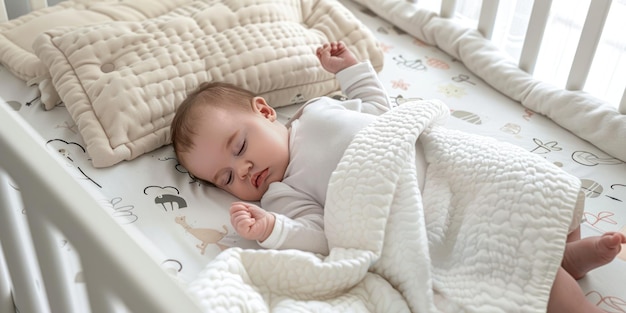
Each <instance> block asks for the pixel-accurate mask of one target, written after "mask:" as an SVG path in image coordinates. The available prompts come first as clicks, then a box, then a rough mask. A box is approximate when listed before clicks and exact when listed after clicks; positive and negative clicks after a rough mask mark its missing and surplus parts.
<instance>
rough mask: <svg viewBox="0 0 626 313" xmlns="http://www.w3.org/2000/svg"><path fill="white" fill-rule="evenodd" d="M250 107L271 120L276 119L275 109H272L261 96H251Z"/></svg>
mask: <svg viewBox="0 0 626 313" xmlns="http://www.w3.org/2000/svg"><path fill="white" fill-rule="evenodd" d="M252 109H253V110H254V111H255V112H258V113H260V114H261V115H263V116H264V117H265V118H267V119H269V120H270V121H272V122H273V121H275V120H276V110H274V108H272V107H271V106H270V105H269V104H268V103H267V101H265V99H263V98H262V97H254V98H252Z"/></svg>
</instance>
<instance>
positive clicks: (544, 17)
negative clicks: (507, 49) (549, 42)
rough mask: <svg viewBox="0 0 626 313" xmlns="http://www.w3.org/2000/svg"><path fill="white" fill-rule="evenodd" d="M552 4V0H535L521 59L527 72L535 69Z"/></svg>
mask: <svg viewBox="0 0 626 313" xmlns="http://www.w3.org/2000/svg"><path fill="white" fill-rule="evenodd" d="M551 6H552V0H535V2H534V4H533V9H532V12H531V14H530V19H529V21H528V28H527V29H526V36H525V39H524V45H523V46H522V53H521V54H520V60H519V67H520V68H521V69H522V70H523V71H525V72H526V73H529V74H532V73H533V72H534V71H535V65H536V63H537V57H538V56H539V48H540V47H541V41H542V40H543V34H544V32H545V30H546V25H547V23H548V17H549V16H550V7H551Z"/></svg>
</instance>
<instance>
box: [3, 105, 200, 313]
mask: <svg viewBox="0 0 626 313" xmlns="http://www.w3.org/2000/svg"><path fill="white" fill-rule="evenodd" d="M43 142H44V140H43V138H41V136H40V135H39V134H37V133H36V131H35V130H34V129H33V128H32V127H30V126H29V125H28V124H27V122H26V121H24V120H23V118H22V117H21V116H19V115H18V113H16V112H15V111H14V110H12V109H11V108H9V107H8V105H6V104H4V103H2V100H1V99H0V151H2V157H1V158H0V167H2V168H3V169H5V170H6V171H7V172H8V173H9V175H11V177H12V178H13V179H14V180H15V183H16V184H17V185H18V186H20V187H23V188H22V189H21V190H20V191H21V193H22V195H23V198H24V200H25V199H28V204H29V205H32V207H27V210H28V212H31V214H29V215H27V216H28V221H29V222H30V221H31V220H33V221H34V223H39V222H38V219H36V218H35V219H32V217H31V216H30V215H37V216H40V217H41V218H42V220H45V225H44V227H47V225H48V223H49V225H54V227H55V228H54V229H59V230H60V232H62V235H63V237H64V238H66V239H67V240H68V241H69V242H70V243H71V244H72V246H73V248H74V249H73V250H74V251H75V252H76V253H78V255H79V258H80V263H81V265H82V269H83V272H84V273H85V276H86V277H90V278H91V279H87V280H86V281H85V282H86V288H87V293H88V294H89V292H91V289H90V285H91V284H97V285H102V286H103V288H104V289H106V290H108V292H109V294H110V295H111V296H112V297H115V298H116V299H118V300H119V301H121V302H122V303H124V305H125V306H126V307H128V308H129V309H130V310H131V311H132V312H155V313H156V312H189V313H197V312H200V309H199V308H198V306H197V305H196V303H195V302H194V301H193V299H192V298H191V297H190V296H189V295H188V294H187V293H186V292H185V291H184V289H183V288H182V286H181V285H179V284H176V283H174V282H173V280H172V278H171V277H170V276H169V274H167V273H166V272H165V271H164V270H163V269H162V268H161V267H160V266H159V265H158V263H157V262H155V260H154V259H153V258H152V257H151V256H150V254H149V253H148V252H147V251H146V250H144V249H143V248H142V247H141V246H140V245H139V243H138V242H137V241H135V240H134V239H133V238H132V237H130V236H129V235H128V233H127V232H126V231H124V229H123V228H122V227H121V226H120V225H119V224H118V223H117V222H116V221H114V220H113V219H112V218H111V216H110V215H109V214H108V213H107V212H105V210H103V209H102V208H101V205H100V203H98V201H97V200H96V199H95V198H94V197H93V195H92V194H91V193H89V192H88V191H86V190H85V189H84V188H83V187H82V186H81V185H80V183H79V182H78V181H77V180H76V179H75V178H74V177H72V176H71V175H70V173H69V172H68V171H67V170H66V169H65V168H63V167H62V165H61V164H60V160H59V156H58V155H51V154H50V153H49V151H48V150H47V148H46V147H45V146H44V144H43ZM33 156H37V157H36V158H35V157H33ZM0 204H1V203H0ZM3 211H6V210H3ZM41 224H43V223H41ZM2 225H4V224H2ZM36 226H38V227H39V226H40V224H36ZM32 228H33V227H31V231H32ZM2 231H4V229H2ZM33 235H36V236H37V238H36V240H37V242H38V243H37V244H36V245H35V248H37V249H39V248H40V247H42V246H43V245H46V242H47V244H48V245H50V246H49V247H47V248H45V247H44V252H43V255H47V254H49V255H54V252H52V253H49V252H48V250H46V249H53V248H54V247H55V246H56V248H57V249H58V248H59V245H58V242H56V244H55V243H53V242H51V241H50V240H51V239H49V240H48V241H40V240H41V239H42V238H41V236H42V232H39V233H36V231H33ZM2 238H3V241H2V242H3V244H4V242H5V241H4V236H3V237H2ZM59 250H60V249H59ZM22 260H24V259H22ZM48 267H54V266H52V265H50V266H47V267H46V269H50V268H48ZM42 268H43V267H42ZM51 270H52V271H55V270H58V269H54V268H53V269H51ZM48 277H49V276H46V277H45V278H48ZM26 283H31V284H32V282H26ZM46 287H48V285H46ZM51 287H55V288H59V287H58V286H51ZM60 287H64V286H60ZM22 312H42V310H37V309H34V310H28V311H25V310H22ZM43 312H46V311H43ZM55 312H64V313H65V312H68V311H55ZM96 312H99V311H96ZM81 313H82V312H81Z"/></svg>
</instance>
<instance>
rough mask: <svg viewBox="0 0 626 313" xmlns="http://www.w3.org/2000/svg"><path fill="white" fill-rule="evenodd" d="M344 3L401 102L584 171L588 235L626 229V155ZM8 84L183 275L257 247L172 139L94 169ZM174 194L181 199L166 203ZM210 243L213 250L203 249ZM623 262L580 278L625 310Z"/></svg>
mask: <svg viewBox="0 0 626 313" xmlns="http://www.w3.org/2000/svg"><path fill="white" fill-rule="evenodd" d="M340 2H341V3H342V4H344V5H346V6H347V7H348V8H349V10H350V11H351V12H353V13H354V14H355V15H356V16H357V17H358V18H359V19H360V20H361V21H363V22H364V23H365V24H366V25H367V26H368V27H369V29H370V30H371V31H372V32H373V33H374V35H375V36H376V39H377V40H378V42H379V45H380V46H381V49H382V50H383V51H384V63H385V66H384V68H383V71H382V72H381V73H380V78H381V81H382V82H383V84H384V86H385V87H386V88H387V90H388V93H389V95H390V97H391V98H392V101H394V102H396V103H404V102H406V101H407V100H413V99H416V98H424V99H432V98H439V99H442V100H443V101H444V102H445V103H446V104H447V105H448V106H449V107H450V112H451V117H450V118H449V119H448V120H447V122H446V124H445V126H446V127H449V128H452V129H459V130H463V131H466V132H470V133H475V134H481V135H486V136H489V137H495V138H498V139H499V140H502V141H506V142H510V143H512V144H515V145H517V146H520V147H522V149H524V150H526V151H530V152H532V153H534V154H536V155H537V156H539V157H541V158H543V159H546V160H548V161H549V162H551V163H553V164H555V165H557V166H559V167H561V168H563V169H564V170H566V171H568V172H570V173H572V174H573V175H575V176H576V177H578V178H580V179H581V180H582V183H583V189H584V190H586V192H587V193H586V206H585V212H584V217H585V218H586V221H585V222H584V223H583V235H585V236H588V235H597V234H599V233H602V232H605V231H623V232H626V213H624V212H626V211H625V210H626V207H625V206H624V203H625V202H626V187H624V185H626V181H624V177H626V164H624V162H622V161H620V160H619V159H616V158H614V157H612V156H611V155H609V154H608V153H606V152H605V151H602V150H600V149H598V148H597V147H596V146H594V145H592V144H590V143H589V142H587V141H585V140H583V139H580V138H578V137H576V136H575V135H573V134H572V133H571V132H568V131H567V130H565V129H563V128H562V127H559V126H558V125H556V124H555V123H554V122H552V121H551V120H550V119H548V118H546V117H545V116H543V115H541V114H539V113H536V112H534V111H532V110H530V109H528V108H525V107H523V106H521V105H519V103H517V102H516V101H513V100H511V99H509V98H507V97H506V96H504V95H503V94H502V93H500V92H498V91H496V90H494V89H493V88H491V87H490V86H489V85H488V84H487V83H486V82H485V81H483V80H482V79H481V78H480V77H478V76H476V75H475V74H474V73H472V72H471V71H470V70H468V68H467V67H466V66H465V65H464V64H462V63H461V62H459V61H458V59H457V58H454V57H451V56H449V55H448V54H446V53H444V52H442V51H441V50H439V49H438V48H436V47H434V46H432V45H429V44H426V43H424V42H423V41H421V40H418V39H415V38H414V37H412V36H410V35H408V34H406V33H405V32H404V31H402V30H401V29H400V28H398V27H397V26H395V25H393V24H391V23H389V22H388V21H385V20H383V19H382V18H380V17H376V16H375V15H374V14H373V13H372V12H371V11H370V10H367V9H365V8H363V7H361V6H359V5H357V4H355V3H353V2H351V1H349V0H341V1H340ZM0 82H2V88H0V96H1V97H2V98H4V99H5V100H7V101H9V102H10V105H11V106H12V107H13V108H14V109H15V110H16V111H18V112H19V114H20V115H21V116H23V117H24V118H26V119H27V120H28V121H29V122H30V123H31V124H32V125H33V127H34V128H35V129H36V130H37V131H38V132H39V133H40V134H41V135H42V137H43V140H44V141H45V142H47V141H50V140H54V141H53V143H54V144H53V145H50V150H51V151H52V152H55V151H58V150H59V149H60V148H61V149H64V151H65V152H69V154H68V155H67V156H68V157H69V158H71V160H70V159H67V162H66V164H65V165H66V166H67V168H68V170H70V171H72V173H74V174H75V176H76V177H77V179H79V180H81V181H83V182H84V183H85V184H86V185H92V186H94V187H95V188H96V189H98V190H99V191H100V192H101V193H102V195H103V197H104V198H106V199H107V201H108V202H109V203H111V206H109V207H105V210H107V212H109V213H110V214H111V216H112V217H113V218H115V219H116V220H118V221H119V222H120V223H123V224H127V226H128V227H132V228H137V229H139V230H140V231H141V233H142V234H143V236H145V237H146V238H147V239H149V240H150V241H151V244H152V245H154V246H156V247H158V252H159V254H158V255H157V256H158V260H159V262H160V263H161V264H163V266H164V267H166V268H167V269H168V270H171V271H172V272H173V273H175V275H177V277H178V278H179V279H180V280H181V281H185V282H189V281H191V280H193V279H194V278H196V277H197V275H198V273H199V272H200V271H201V270H202V269H203V268H204V267H205V265H206V264H207V263H208V262H209V261H211V260H213V259H214V258H215V257H216V256H217V255H218V254H219V253H220V252H221V251H222V248H223V247H225V246H238V247H244V248H250V247H257V246H256V245H255V244H254V243H251V242H247V241H242V240H241V239H240V238H238V237H237V236H236V235H235V233H234V231H233V230H232V228H231V227H230V223H229V221H228V206H229V204H230V202H231V201H233V200H234V198H233V197H232V196H230V195H227V194H225V193H223V192H221V191H219V190H216V189H214V188H211V187H207V186H203V185H201V184H199V183H198V182H196V181H193V180H192V179H191V178H190V177H189V176H188V175H187V174H186V173H185V171H184V169H182V168H180V167H179V166H177V162H176V161H175V159H174V153H173V151H172V150H171V147H170V146H165V147H163V148H160V149H157V150H155V151H153V152H152V153H149V154H146V155H143V156H141V157H139V158H137V159H135V160H133V161H132V162H122V163H120V164H118V165H116V166H113V167H111V168H108V169H97V168H94V167H93V166H92V165H91V162H90V160H89V156H88V155H86V154H85V153H84V151H83V148H84V147H85V143H84V140H83V139H82V138H81V136H80V135H79V134H78V132H77V130H76V124H75V123H74V122H73V120H72V118H71V116H70V115H69V113H68V112H67V109H66V108H65V107H63V106H57V107H56V108H54V109H52V110H50V111H44V110H43V109H42V108H41V104H40V102H39V100H38V92H37V88H33V87H27V86H26V84H25V82H24V81H21V80H18V79H16V78H15V77H13V76H11V75H10V73H9V72H8V70H6V69H5V68H3V67H1V66H0ZM296 110H297V106H288V107H282V108H280V109H278V112H279V114H280V117H281V119H282V120H283V121H286V120H287V119H288V118H289V117H290V116H291V114H292V113H293V112H295V111H296ZM56 139H61V140H64V141H66V142H67V144H65V145H60V144H62V143H63V142H62V141H59V140H56ZM612 141H614V140H612ZM68 147H69V148H68ZM81 147H82V148H81ZM149 187H150V188H149ZM157 199H159V200H157ZM173 199H177V201H170V202H168V201H166V200H173ZM180 199H183V200H184V202H182V201H180ZM181 216H184V217H185V220H186V223H187V225H188V226H189V227H188V228H185V227H183V224H181V223H177V222H176V219H177V218H178V217H181ZM224 225H226V227H227V228H228V229H229V232H228V234H227V235H226V236H225V237H223V238H222V239H220V240H217V241H215V240H214V241H202V240H201V239H199V238H202V233H207V232H211V233H214V234H215V233H219V232H223V231H224V229H223V226H224ZM213 238H219V237H213ZM202 244H205V248H204V250H201V248H200V247H198V246H201V245H202ZM59 247H60V248H61V249H64V251H66V252H67V253H68V254H69V253H71V249H69V248H67V246H66V245H65V243H63V242H60V243H59ZM265 253H272V252H265ZM624 260H626V254H623V255H621V256H620V257H619V258H617V259H616V260H615V261H613V262H612V263H610V264H609V265H607V266H605V267H602V268H600V269H597V270H594V271H593V272H591V273H590V274H589V275H587V277H586V278H585V279H583V280H581V281H579V283H580V285H581V286H582V287H583V290H584V291H585V293H586V294H587V296H588V298H589V299H590V300H591V301H593V302H594V303H597V304H598V305H599V306H600V307H602V308H604V309H605V310H608V311H611V310H612V311H615V312H620V310H621V311H626V289H624V288H623V281H626V262H625V261H624ZM77 275H79V273H75V274H73V275H72V279H71V281H72V283H74V284H76V285H77V287H79V288H80V287H81V284H82V282H80V281H75V280H74V276H77ZM381 279H382V278H381V277H380V276H376V275H373V276H372V275H367V276H366V278H365V279H364V281H363V283H362V285H361V287H359V288H356V289H353V290H352V292H353V294H354V295H361V296H362V297H363V296H366V295H368V290H370V289H368V288H370V287H371V286H377V285H380V283H381ZM390 288H391V287H390ZM398 297H399V296H398ZM395 299H396V300H394V302H393V303H397V301H400V302H404V300H403V299H402V298H395ZM380 305H381V306H383V305H387V304H384V303H383V304H380ZM383 307H384V306H383Z"/></svg>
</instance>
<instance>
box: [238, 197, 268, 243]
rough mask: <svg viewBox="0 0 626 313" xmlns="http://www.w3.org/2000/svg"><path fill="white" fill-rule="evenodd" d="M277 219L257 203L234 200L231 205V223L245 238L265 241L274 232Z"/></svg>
mask: <svg viewBox="0 0 626 313" xmlns="http://www.w3.org/2000/svg"><path fill="white" fill-rule="evenodd" d="M275 221H276V217H275V216H274V214H272V213H269V212H267V211H265V210H263V209H262V208H260V207H258V206H256V205H253V204H249V203H244V202H233V204H231V206H230V223H231V224H232V225H233V227H234V228H235V231H236V232H237V233H238V234H239V236H241V237H243V238H245V239H248V240H258V241H261V242H262V241H265V239H267V237H269V235H270V234H271V233H272V230H273V229H274V222H275Z"/></svg>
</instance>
